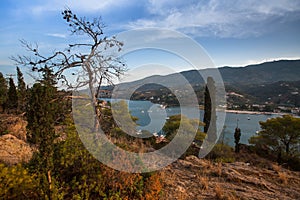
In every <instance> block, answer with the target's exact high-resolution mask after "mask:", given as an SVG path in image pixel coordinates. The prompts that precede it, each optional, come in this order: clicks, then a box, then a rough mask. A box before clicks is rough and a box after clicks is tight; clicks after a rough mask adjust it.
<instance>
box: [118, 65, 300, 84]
mask: <svg viewBox="0 0 300 200" xmlns="http://www.w3.org/2000/svg"><path fill="white" fill-rule="evenodd" d="M218 69H219V72H220V74H221V76H222V78H223V81H224V83H225V84H228V85H236V84H242V85H248V84H265V83H275V82H279V81H299V80H300V60H280V61H273V62H265V63H261V64H257V65H248V66H245V67H220V68H218ZM215 70H216V69H202V70H199V71H198V72H197V71H196V70H190V71H183V72H180V73H175V74H170V75H166V76H159V75H155V76H150V77H146V78H144V79H140V80H137V81H133V82H130V83H122V84H121V85H122V88H123V87H125V88H126V87H132V86H133V85H143V84H151V85H152V87H151V86H149V85H148V86H147V85H146V86H144V87H143V88H142V90H146V89H150V88H151V89H153V83H169V84H170V85H174V86H178V85H181V84H182V82H180V81H178V80H180V78H181V77H182V76H184V77H185V78H186V80H188V81H189V82H190V84H191V85H196V84H203V83H204V81H203V78H202V76H201V75H206V74H210V73H213V72H214V71H215ZM120 87H121V86H120ZM155 88H156V87H155Z"/></svg>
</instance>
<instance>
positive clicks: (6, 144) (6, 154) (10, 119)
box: [0, 114, 33, 165]
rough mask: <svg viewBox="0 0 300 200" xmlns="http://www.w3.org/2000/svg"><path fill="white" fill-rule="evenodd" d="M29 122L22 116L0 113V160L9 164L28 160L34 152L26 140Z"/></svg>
mask: <svg viewBox="0 0 300 200" xmlns="http://www.w3.org/2000/svg"><path fill="white" fill-rule="evenodd" d="M26 125H27V122H26V121H24V120H23V119H22V116H14V115H4V114H1V115H0V126H1V127H0V135H1V136H0V161H1V162H4V163H6V164H9V165H13V164H17V163H20V162H28V161H29V160H30V159H31V157H32V154H33V151H32V148H31V147H30V145H29V144H28V143H27V142H26Z"/></svg>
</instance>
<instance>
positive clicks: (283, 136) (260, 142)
mask: <svg viewBox="0 0 300 200" xmlns="http://www.w3.org/2000/svg"><path fill="white" fill-rule="evenodd" d="M260 125H261V128H262V130H261V131H259V132H258V134H257V135H256V136H253V137H251V138H250V140H249V143H250V144H255V145H256V146H260V147H263V146H265V147H267V148H268V149H269V150H271V152H274V153H277V154H278V155H281V154H282V153H285V155H287V156H290V155H294V154H295V153H297V147H298V145H299V144H300V118H296V117H293V116H291V115H284V116H282V117H276V118H271V119H268V120H267V121H266V122H260Z"/></svg>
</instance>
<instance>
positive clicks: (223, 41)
mask: <svg viewBox="0 0 300 200" xmlns="http://www.w3.org/2000/svg"><path fill="white" fill-rule="evenodd" d="M66 7H69V8H70V9H72V10H73V11H74V12H75V13H77V14H78V15H81V16H87V17H91V18H92V17H98V16H102V19H103V21H104V23H105V24H106V25H107V27H106V29H105V32H106V34H107V35H113V34H117V33H119V32H122V31H127V30H131V29H135V28H148V27H159V28H167V29H171V30H176V31H179V32H181V33H184V34H187V35H188V36H189V37H191V38H192V39H194V40H195V41H197V42H198V43H199V44H200V45H202V47H203V48H204V49H205V51H206V52H207V53H208V54H209V56H210V57H211V59H212V60H213V62H214V63H215V65H216V66H225V65H226V66H245V65H247V64H252V63H260V62H264V61H270V60H279V59H299V58H300V37H299V35H300V1H299V0H272V1H269V0H260V1H255V0H253V1H250V0H232V1H228V0H219V1H218V0H206V1H204V0H101V1H100V0H84V1H78V0H77V1H71V0H67V1H62V0H43V1H40V0H31V1H20V0H1V5H0V8H1V12H0V24H1V27H0V71H1V72H2V73H9V72H11V71H13V70H14V68H11V66H13V65H14V63H13V62H12V61H11V60H10V59H9V57H10V56H12V55H16V54H26V53H27V52H26V51H25V50H24V49H23V48H22V47H21V45H20V42H19V39H26V40H28V41H31V42H36V43H38V44H39V46H40V47H41V48H42V49H43V50H44V51H50V52H51V51H52V50H53V49H62V48H64V47H65V46H66V44H68V41H70V40H71V39H72V37H71V36H70V34H69V32H68V27H67V26H66V24H65V22H64V21H63V20H62V17H61V14H60V13H61V11H62V10H63V9H64V8H66ZM148 53H149V52H148ZM129 57H130V58H131V60H130V61H129V63H131V62H132V63H134V61H133V60H134V59H137V57H139V58H142V57H141V56H140V55H139V56H137V57H134V56H129ZM145 57H146V56H145ZM182 64H184V62H182ZM187 68H188V67H187V66H182V70H184V69H187ZM12 69H13V70H12Z"/></svg>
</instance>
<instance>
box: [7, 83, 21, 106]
mask: <svg viewBox="0 0 300 200" xmlns="http://www.w3.org/2000/svg"><path fill="white" fill-rule="evenodd" d="M7 107H8V109H10V110H14V109H17V107H18V95H17V89H16V86H15V83H14V80H13V79H12V78H9V88H8V99H7Z"/></svg>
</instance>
